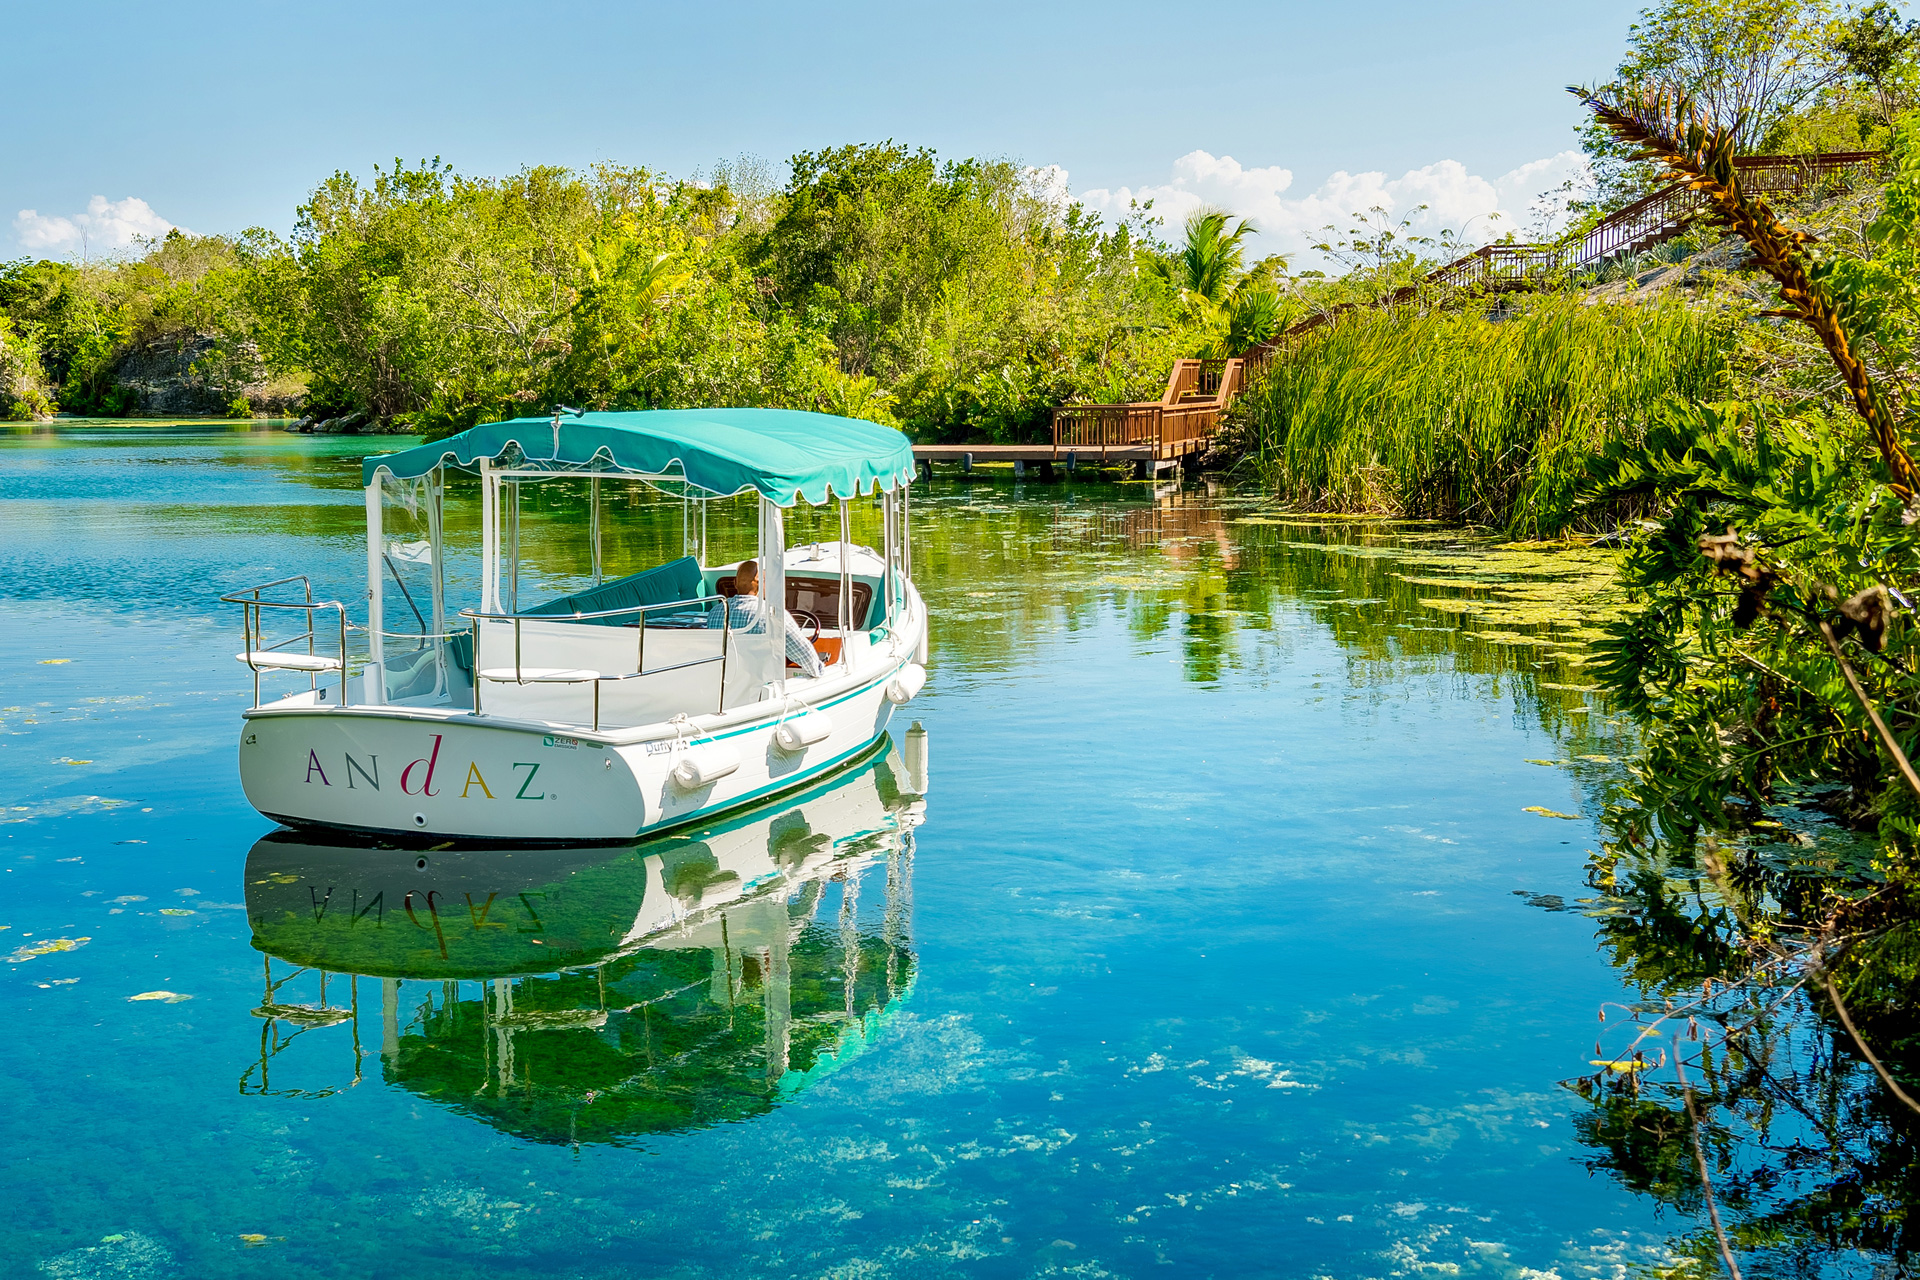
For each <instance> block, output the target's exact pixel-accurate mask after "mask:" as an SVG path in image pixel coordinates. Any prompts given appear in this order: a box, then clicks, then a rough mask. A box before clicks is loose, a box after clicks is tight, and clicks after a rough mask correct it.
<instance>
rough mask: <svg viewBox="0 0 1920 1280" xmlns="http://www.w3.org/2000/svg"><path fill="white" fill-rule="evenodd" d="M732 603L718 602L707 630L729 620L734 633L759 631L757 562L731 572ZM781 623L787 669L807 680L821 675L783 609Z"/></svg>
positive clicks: (709, 614)
mask: <svg viewBox="0 0 1920 1280" xmlns="http://www.w3.org/2000/svg"><path fill="white" fill-rule="evenodd" d="M733 591H734V595H733V599H732V600H731V601H725V600H723V601H720V602H718V603H716V604H715V605H714V606H713V608H712V609H710V610H708V612H707V627H708V628H709V629H710V630H715V631H717V630H719V629H720V628H721V627H723V626H725V625H726V619H728V618H731V619H732V621H733V629H734V630H735V631H748V632H758V631H761V630H762V627H761V612H760V610H761V600H760V562H759V561H758V560H742V561H741V562H740V567H739V568H738V569H735V570H734V571H733ZM780 617H781V619H782V620H783V621H784V622H785V623H786V624H787V625H786V633H787V665H788V666H790V667H798V668H800V670H801V672H803V673H804V674H806V675H810V676H817V675H819V674H821V672H822V671H823V670H825V668H823V667H822V666H821V665H820V655H819V654H817V653H815V652H814V651H813V645H812V644H811V643H810V642H809V641H808V640H807V633H806V632H805V631H803V630H801V628H800V624H799V623H798V622H795V621H794V620H793V615H792V614H790V613H788V612H787V611H786V610H785V609H782V610H780Z"/></svg>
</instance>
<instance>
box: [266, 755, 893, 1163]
mask: <svg viewBox="0 0 1920 1280" xmlns="http://www.w3.org/2000/svg"><path fill="white" fill-rule="evenodd" d="M923 748H924V739H923V738H921V739H918V740H917V741H915V742H912V743H910V749H909V751H908V759H914V758H916V755H915V753H916V751H919V752H921V754H919V755H918V757H917V758H918V760H920V761H924V754H923ZM924 776H925V775H924V769H923V767H922V766H921V765H919V764H916V765H915V766H913V767H912V768H909V767H908V765H907V763H906V762H905V761H903V759H902V758H901V756H900V755H899V754H898V753H891V752H890V753H888V754H885V755H881V756H879V757H877V758H870V759H869V760H868V761H867V762H866V763H865V764H864V765H862V766H859V767H856V768H854V769H853V770H852V771H851V772H848V773H843V774H840V775H838V776H836V777H834V778H832V779H829V780H828V781H826V782H824V783H821V784H819V785H816V786H815V787H813V788H811V789H809V790H808V791H805V792H803V793H800V794H799V795H796V796H789V797H784V798H781V799H779V800H776V801H774V802H771V803H768V804H765V805H761V806H759V807H757V808H754V809H749V810H746V811H743V812H741V813H738V814H735V815H733V816H731V817H726V818H723V819H720V820H718V821H716V822H714V823H712V824H710V825H708V826H705V827H701V828H697V829H690V830H688V831H685V832H682V833H680V834H676V835H672V836H667V837H663V838H660V839H655V840H650V841H646V842H642V843H639V844H635V845H632V846H623V847H618V848H596V849H580V848H573V849H566V848H556V849H512V850H508V849H494V848H479V849H471V850H453V849H430V850H395V849H375V850H370V849H366V848H361V847H357V846H354V845H351V844H339V843H323V842H321V840H320V838H319V837H315V836H305V835H300V834H298V833H293V832H284V831H283V832H276V833H274V834H273V835H271V836H269V837H267V838H266V839H263V840H261V841H260V842H259V843H258V844H256V845H255V847H254V849H253V850H252V852H251V853H250V854H249V855H248V859H247V873H246V875H247V907H248V914H249V917H250V919H251V921H252V924H253V929H254V945H255V946H256V948H258V949H259V950H260V951H262V952H263V953H264V956H265V960H264V964H265V966H266V976H265V983H266V986H265V994H264V998H263V1000H262V1002H261V1005H260V1007H259V1008H257V1009H256V1010H255V1016H256V1017H258V1018H260V1019H261V1026H262V1040H261V1051H260V1055H259V1058H258V1060H257V1061H256V1062H254V1063H253V1064H252V1065H250V1066H249V1067H248V1068H247V1069H246V1072H245V1074H244V1075H243V1077H242V1079H241V1088H242V1091H243V1092H247V1093H263V1094H280V1095H289V1094H290V1095H293V1096H306V1097H312V1096H320V1095H323V1094H325V1093H331V1092H338V1091H339V1090H340V1089H343V1088H349V1087H352V1086H353V1085H355V1084H357V1083H359V1082H360V1079H361V1069H360V1066H359V1063H360V1058H361V1052H360V1048H361V1045H362V1044H363V1043H371V1042H372V1036H373V1033H372V1025H371V1024H372V1022H373V1018H374V1016H375V1014H376V1010H377V1017H378V1026H379V1028H380V1030H379V1032H378V1035H377V1041H378V1043H379V1046H380V1048H379V1054H378V1057H379V1064H380V1068H379V1069H380V1073H381V1076H382V1078H384V1079H385V1081H386V1082H387V1083H388V1084H390V1085H392V1086H395V1087H398V1088H402V1089H405V1090H407V1091H409V1092H411V1093H414V1094H417V1095H418V1096H420V1097H423V1098H426V1099H429V1100H431V1101H433V1102H435V1103H437V1104H439V1105H441V1106H443V1107H446V1108H448V1109H450V1110H453V1111H457V1112H459V1113H461V1114H464V1115H468V1116H471V1117H473V1118H474V1119H477V1120H480V1121H482V1122H484V1123H486V1124H489V1125H491V1126H493V1127H496V1128H499V1129H501V1130H503V1131H506V1132H509V1133H513V1134H515V1135H517V1136H519V1137H522V1138H526V1139H529V1140H532V1141H538V1142H560V1143H573V1142H610V1143H620V1142H627V1141H632V1140H635V1139H638V1138H643V1137H644V1136H645V1135H648V1134H656V1133H664V1132H671V1131H675V1130H684V1129H692V1128H703V1127H705V1126H708V1125H712V1124H717V1123H721V1122H723V1121H730V1120H742V1119H747V1118H750V1117H752V1116H755V1115H760V1114H763V1113H765V1112H767V1111H769V1110H771V1109H772V1108H773V1107H775V1106H777V1105H779V1103H780V1102H781V1101H782V1100H783V1099H785V1098H788V1097H791V1096H793V1095H794V1094H795V1093H797V1092H799V1091H800V1090H802V1089H804V1088H806V1087H807V1086H808V1084H809V1083H810V1082H811V1081H812V1080H814V1079H816V1078H818V1077H819V1076H820V1075H822V1074H825V1073H827V1072H830V1071H832V1070H834V1069H835V1068H837V1066H839V1065H840V1064H841V1063H843V1062H845V1061H846V1060H847V1059H848V1058H849V1057H851V1056H852V1055H854V1054H857V1053H859V1052H862V1051H863V1050H864V1049H865V1047H866V1046H867V1044H868V1043H869V1042H870V1040H871V1039H872V1038H873V1037H874V1035H875V1034H876V1033H877V1032H878V1030H879V1028H880V1026H881V1024H882V1023H883V1022H884V1021H885V1020H886V1019H887V1018H888V1017H890V1016H891V1014H892V1012H893V1011H894V1010H896V1009H897V1008H898V1007H899V1006H900V1004H901V1002H902V1001H903V1000H904V999H905V998H906V996H907V994H908V992H909V990H910V989H911V987H912V985H913V980H914V974H915V963H916V962H915V956H914V953H913V950H912V946H911V928H910V925H911V906H912V903H911V882H912V870H913V842H912V830H913V827H914V826H915V825H916V824H917V823H918V821H919V815H920V813H921V812H922V808H923V803H922V799H921V792H922V790H923V789H924V786H925V783H924ZM363 988H371V989H368V990H365V991H364V992H363ZM376 990H377V996H376V994H375V992H376ZM301 996H305V997H308V998H307V999H304V1000H303V999H301ZM363 997H364V998H363ZM363 1022H365V1023H368V1024H369V1025H368V1026H367V1027H365V1028H363V1026H362V1023H363Z"/></svg>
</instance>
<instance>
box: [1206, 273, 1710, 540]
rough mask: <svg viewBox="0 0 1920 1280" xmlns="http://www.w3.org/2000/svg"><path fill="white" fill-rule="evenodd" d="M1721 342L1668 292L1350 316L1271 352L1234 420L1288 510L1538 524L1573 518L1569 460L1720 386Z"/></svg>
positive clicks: (1578, 460)
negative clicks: (1671, 401) (1493, 314)
mask: <svg viewBox="0 0 1920 1280" xmlns="http://www.w3.org/2000/svg"><path fill="white" fill-rule="evenodd" d="M1733 340H1734V333H1733V319H1732V317H1730V316H1729V315H1727V314H1726V313H1724V312H1722V311H1719V310H1716V309H1710V308H1705V307H1699V306H1688V305H1687V304H1686V303H1684V302H1683V301H1680V300H1678V299H1674V300H1671V301H1661V302H1657V303H1651V304H1641V305H1633V304H1628V303H1594V304H1588V303H1585V302H1583V301H1581V300H1580V299H1579V298H1578V297H1566V296H1561V297H1546V298H1536V299H1530V300H1528V301H1527V302H1525V303H1524V304H1522V306H1521V308H1520V309H1518V310H1516V311H1515V312H1513V313H1511V314H1507V315H1505V316H1504V317H1500V318H1489V317H1488V316H1486V315H1484V314H1482V313H1481V312H1479V311H1477V310H1476V311H1471V312H1464V313H1463V312H1428V313H1425V314H1422V313H1419V312H1416V311H1414V310H1412V309H1410V308H1404V309H1399V310H1395V311H1368V312H1355V313H1352V314H1350V315H1348V316H1346V317H1343V318H1342V319H1341V320H1340V321H1339V322H1337V323H1335V324H1332V325H1329V326H1327V327H1325V328H1324V329H1321V330H1318V331H1316V332H1314V333H1313V334H1311V335H1309V336H1308V337H1307V338H1306V339H1304V340H1303V342H1302V344H1301V345H1300V346H1298V347H1295V348H1293V349H1290V350H1286V351H1282V352H1280V353H1278V354H1277V355H1276V356H1275V358H1274V360H1273V362H1272V364H1271V365H1270V366H1269V367H1268V369H1267V370H1266V372H1265V373H1264V374H1262V375H1261V376H1260V377H1258V378H1257V379H1256V380H1255V382H1254V385H1253V386H1252V387H1251V388H1250V390H1249V392H1248V394H1247V395H1245V396H1244V397H1242V399H1241V401H1240V404H1239V405H1238V406H1237V412H1236V413H1235V418H1236V420H1237V430H1238V432H1239V433H1240V436H1241V440H1242V443H1243V444H1244V445H1245V446H1246V447H1247V448H1248V450H1249V452H1250V453H1251V454H1252V456H1253V457H1254V458H1255V459H1256V460H1257V461H1258V463H1259V464H1260V465H1261V467H1262V469H1263V470H1264V471H1265V473H1266V475H1267V478H1268V479H1269V480H1270V481H1271V482H1272V483H1273V484H1274V486H1275V487H1276V488H1278V489H1279V491H1280V492H1281V493H1282V494H1283V495H1285V496H1286V497H1288V498H1289V499H1291V500H1293V501H1295V502H1298V503H1300V504H1301V505H1303V506H1307V507H1312V508H1315V509H1318V510H1327V511H1380V512H1387V513H1392V514H1396V515H1405V516H1419V517H1434V518H1439V519H1445V520H1460V521H1465V522H1468V523H1471V524H1478V525H1486V526H1490V527H1494V528H1499V529H1503V530H1505V531H1506V532H1507V533H1509V534H1512V535H1514V536H1516V537H1535V536H1541V535H1545V534H1550V533H1553V532H1557V531H1559V530H1560V529H1562V528H1564V527H1566V525H1567V524H1568V523H1569V521H1570V520H1571V518H1572V503H1573V499H1574V496H1575V493H1576V491H1577V488H1578V485H1579V482H1580V480H1581V478H1582V476H1583V475H1584V463H1585V460H1586V459H1587V458H1588V457H1589V456H1591V455H1592V454H1593V453H1594V452H1596V451H1597V450H1599V449H1600V448H1601V447H1602V446H1603V445H1605V444H1606V443H1607V442H1608V441H1610V440H1614V439H1618V438H1622V437H1625V438H1628V439H1636V438H1638V436H1639V434H1640V432H1641V431H1642V430H1643V428H1644V424H1645V422H1646V419H1647V416H1648V412H1649V411H1650V410H1651V409H1652V408H1653V407H1654V406H1655V405H1657V404H1659V403H1660V402H1662V401H1663V400H1666V399H1667V398H1668V397H1670V396H1681V397H1700V398H1706V399H1712V398H1716V397H1723V396H1725V395H1726V394H1727V377H1728V361H1729V355H1730V353H1731V350H1732V346H1733Z"/></svg>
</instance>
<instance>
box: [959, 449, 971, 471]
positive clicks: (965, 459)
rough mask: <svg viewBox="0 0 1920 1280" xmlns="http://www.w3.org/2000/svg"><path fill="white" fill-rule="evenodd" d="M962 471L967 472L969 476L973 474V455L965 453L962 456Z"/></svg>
mask: <svg viewBox="0 0 1920 1280" xmlns="http://www.w3.org/2000/svg"><path fill="white" fill-rule="evenodd" d="M960 469H961V470H962V471H964V472H966V473H967V474H968V475H972V474H973V455H972V454H970V453H963V454H961V455H960Z"/></svg>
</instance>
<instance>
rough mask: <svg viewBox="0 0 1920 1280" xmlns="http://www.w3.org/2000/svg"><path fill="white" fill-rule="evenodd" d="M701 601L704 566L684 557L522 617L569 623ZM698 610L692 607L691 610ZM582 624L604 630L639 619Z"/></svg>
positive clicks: (542, 606)
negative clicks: (611, 613) (572, 619)
mask: <svg viewBox="0 0 1920 1280" xmlns="http://www.w3.org/2000/svg"><path fill="white" fill-rule="evenodd" d="M699 598H700V562H699V561H698V560H696V559H694V558H693V557H692V556H681V557H680V558H679V559H678V560H670V561H668V562H667V563H666V564H663V565H660V566H658V567H657V568H653V569H648V570H646V571H645V572H643V573H632V574H628V575H627V576H626V577H624V578H616V579H614V580H613V581H612V582H603V583H601V584H600V585H599V586H597V587H591V588H589V589H588V590H585V591H578V592H575V593H574V594H573V595H570V596H561V597H560V598H559V599H557V600H549V601H547V602H546V603H545V604H537V605H534V606H533V607H532V608H528V609H522V610H521V611H520V613H521V615H522V616H523V617H525V616H537V617H552V618H556V619H565V618H566V617H567V615H569V614H578V613H605V612H606V611H607V610H609V609H637V608H639V607H640V606H642V605H659V604H673V603H675V602H676V601H681V600H697V599H699ZM698 607H699V606H697V605H689V606H688V608H689V609H697V608H698ZM580 621H582V622H587V623H593V624H596V625H598V626H603V627H619V626H632V625H633V624H634V623H635V622H636V621H638V619H637V618H636V617H634V616H633V615H632V614H628V615H626V616H625V617H613V618H582V619H580Z"/></svg>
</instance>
